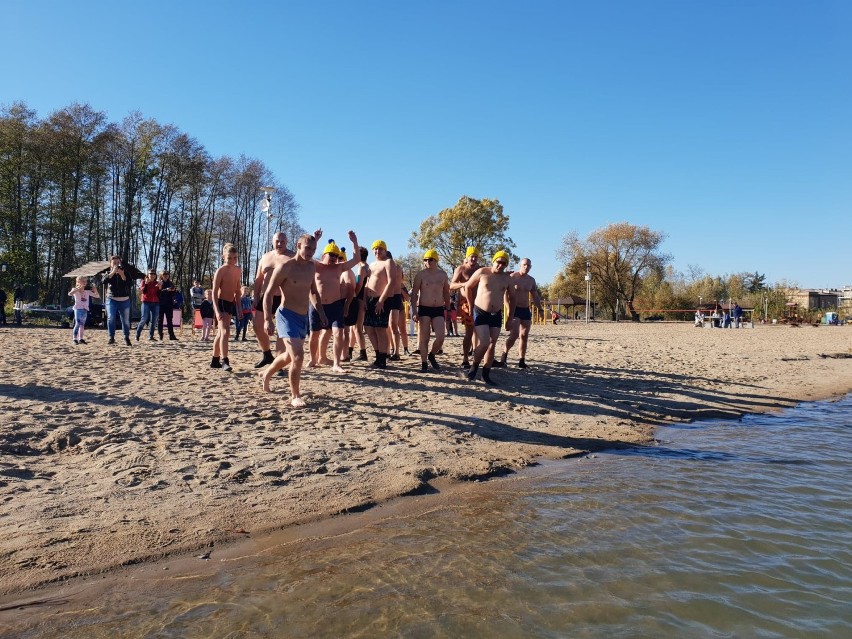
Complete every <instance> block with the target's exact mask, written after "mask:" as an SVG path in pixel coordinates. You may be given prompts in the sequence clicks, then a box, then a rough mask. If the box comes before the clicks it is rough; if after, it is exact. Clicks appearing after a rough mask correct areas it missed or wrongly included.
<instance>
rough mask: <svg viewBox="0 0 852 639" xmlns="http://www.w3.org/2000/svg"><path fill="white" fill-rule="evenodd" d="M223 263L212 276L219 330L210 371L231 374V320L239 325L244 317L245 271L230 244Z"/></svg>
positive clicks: (215, 338)
mask: <svg viewBox="0 0 852 639" xmlns="http://www.w3.org/2000/svg"><path fill="white" fill-rule="evenodd" d="M222 261H223V262H224V264H223V265H222V266H220V267H219V268H218V269H216V274H215V275H213V312H214V313H215V315H216V322H217V323H218V324H219V330H218V332H217V333H216V337H214V338H213V360H212V361H211V362H210V368H221V369H222V370H224V371H230V370H231V363H230V362H229V361H228V340H229V339H230V337H231V318H232V317H233V318H235V319H236V320H237V326H239V322H240V321H241V320H242V318H243V310H242V305H241V304H240V279H241V278H242V269H241V268H240V267H239V266H237V248H236V247H235V246H234V245H233V244H231V243H230V242H228V243H227V244H225V246H224V247H222Z"/></svg>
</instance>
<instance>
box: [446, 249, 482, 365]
mask: <svg viewBox="0 0 852 639" xmlns="http://www.w3.org/2000/svg"><path fill="white" fill-rule="evenodd" d="M478 268H480V266H479V251H478V250H477V249H476V247H475V246H468V247H467V253H466V256H465V258H464V262H462V263H461V265H460V266H459V267H458V268H457V269H456V270H455V272H454V273H453V279H452V281H451V282H450V291H458V292H459V309H458V311H459V313H458V314H459V320H460V321H461V323H462V326H464V338H463V339H462V351H463V353H464V356H463V358H462V367H463V368H470V362H469V361H468V353H469V352H470V349H471V347H472V345H473V333H474V331H473V313H472V307H473V304H472V303H471V301H470V300H468V299H467V298H466V297H465V284H467V282H468V280H470V278H471V277H473V274H474V273H475V272H476V270H477V269H478Z"/></svg>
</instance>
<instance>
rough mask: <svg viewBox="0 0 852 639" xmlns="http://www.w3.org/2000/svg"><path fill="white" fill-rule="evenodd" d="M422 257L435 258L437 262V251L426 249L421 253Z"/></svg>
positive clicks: (426, 258) (425, 258)
mask: <svg viewBox="0 0 852 639" xmlns="http://www.w3.org/2000/svg"><path fill="white" fill-rule="evenodd" d="M423 259H424V260H435V261H436V262H437V261H438V251H436V250H435V249H429V250H428V251H426V252H425V253H424V254H423Z"/></svg>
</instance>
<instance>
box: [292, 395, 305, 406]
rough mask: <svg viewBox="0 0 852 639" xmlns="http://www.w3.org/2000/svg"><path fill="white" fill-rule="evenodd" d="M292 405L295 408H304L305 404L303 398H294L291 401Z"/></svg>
mask: <svg viewBox="0 0 852 639" xmlns="http://www.w3.org/2000/svg"><path fill="white" fill-rule="evenodd" d="M290 405H291V406H292V407H293V408H304V407H305V402H304V400H303V399H302V398H301V397H294V398H293V399H291V400H290Z"/></svg>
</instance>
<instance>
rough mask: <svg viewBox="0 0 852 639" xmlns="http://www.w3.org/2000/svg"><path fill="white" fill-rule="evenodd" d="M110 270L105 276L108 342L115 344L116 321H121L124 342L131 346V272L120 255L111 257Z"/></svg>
mask: <svg viewBox="0 0 852 639" xmlns="http://www.w3.org/2000/svg"><path fill="white" fill-rule="evenodd" d="M109 261H110V270H109V273H108V274H107V276H106V277H105V278H104V285H105V286H106V289H107V294H106V302H107V333H108V334H109V340H108V342H107V343H108V344H115V321H116V318H118V319H119V320H120V321H121V330H122V332H123V333H124V343H125V344H127V345H128V346H130V287H131V279H130V275H129V273H127V272H126V271H125V269H124V264H123V263H122V261H121V258H120V257H119V256H118V255H113V256H112V257H111V258H109Z"/></svg>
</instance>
